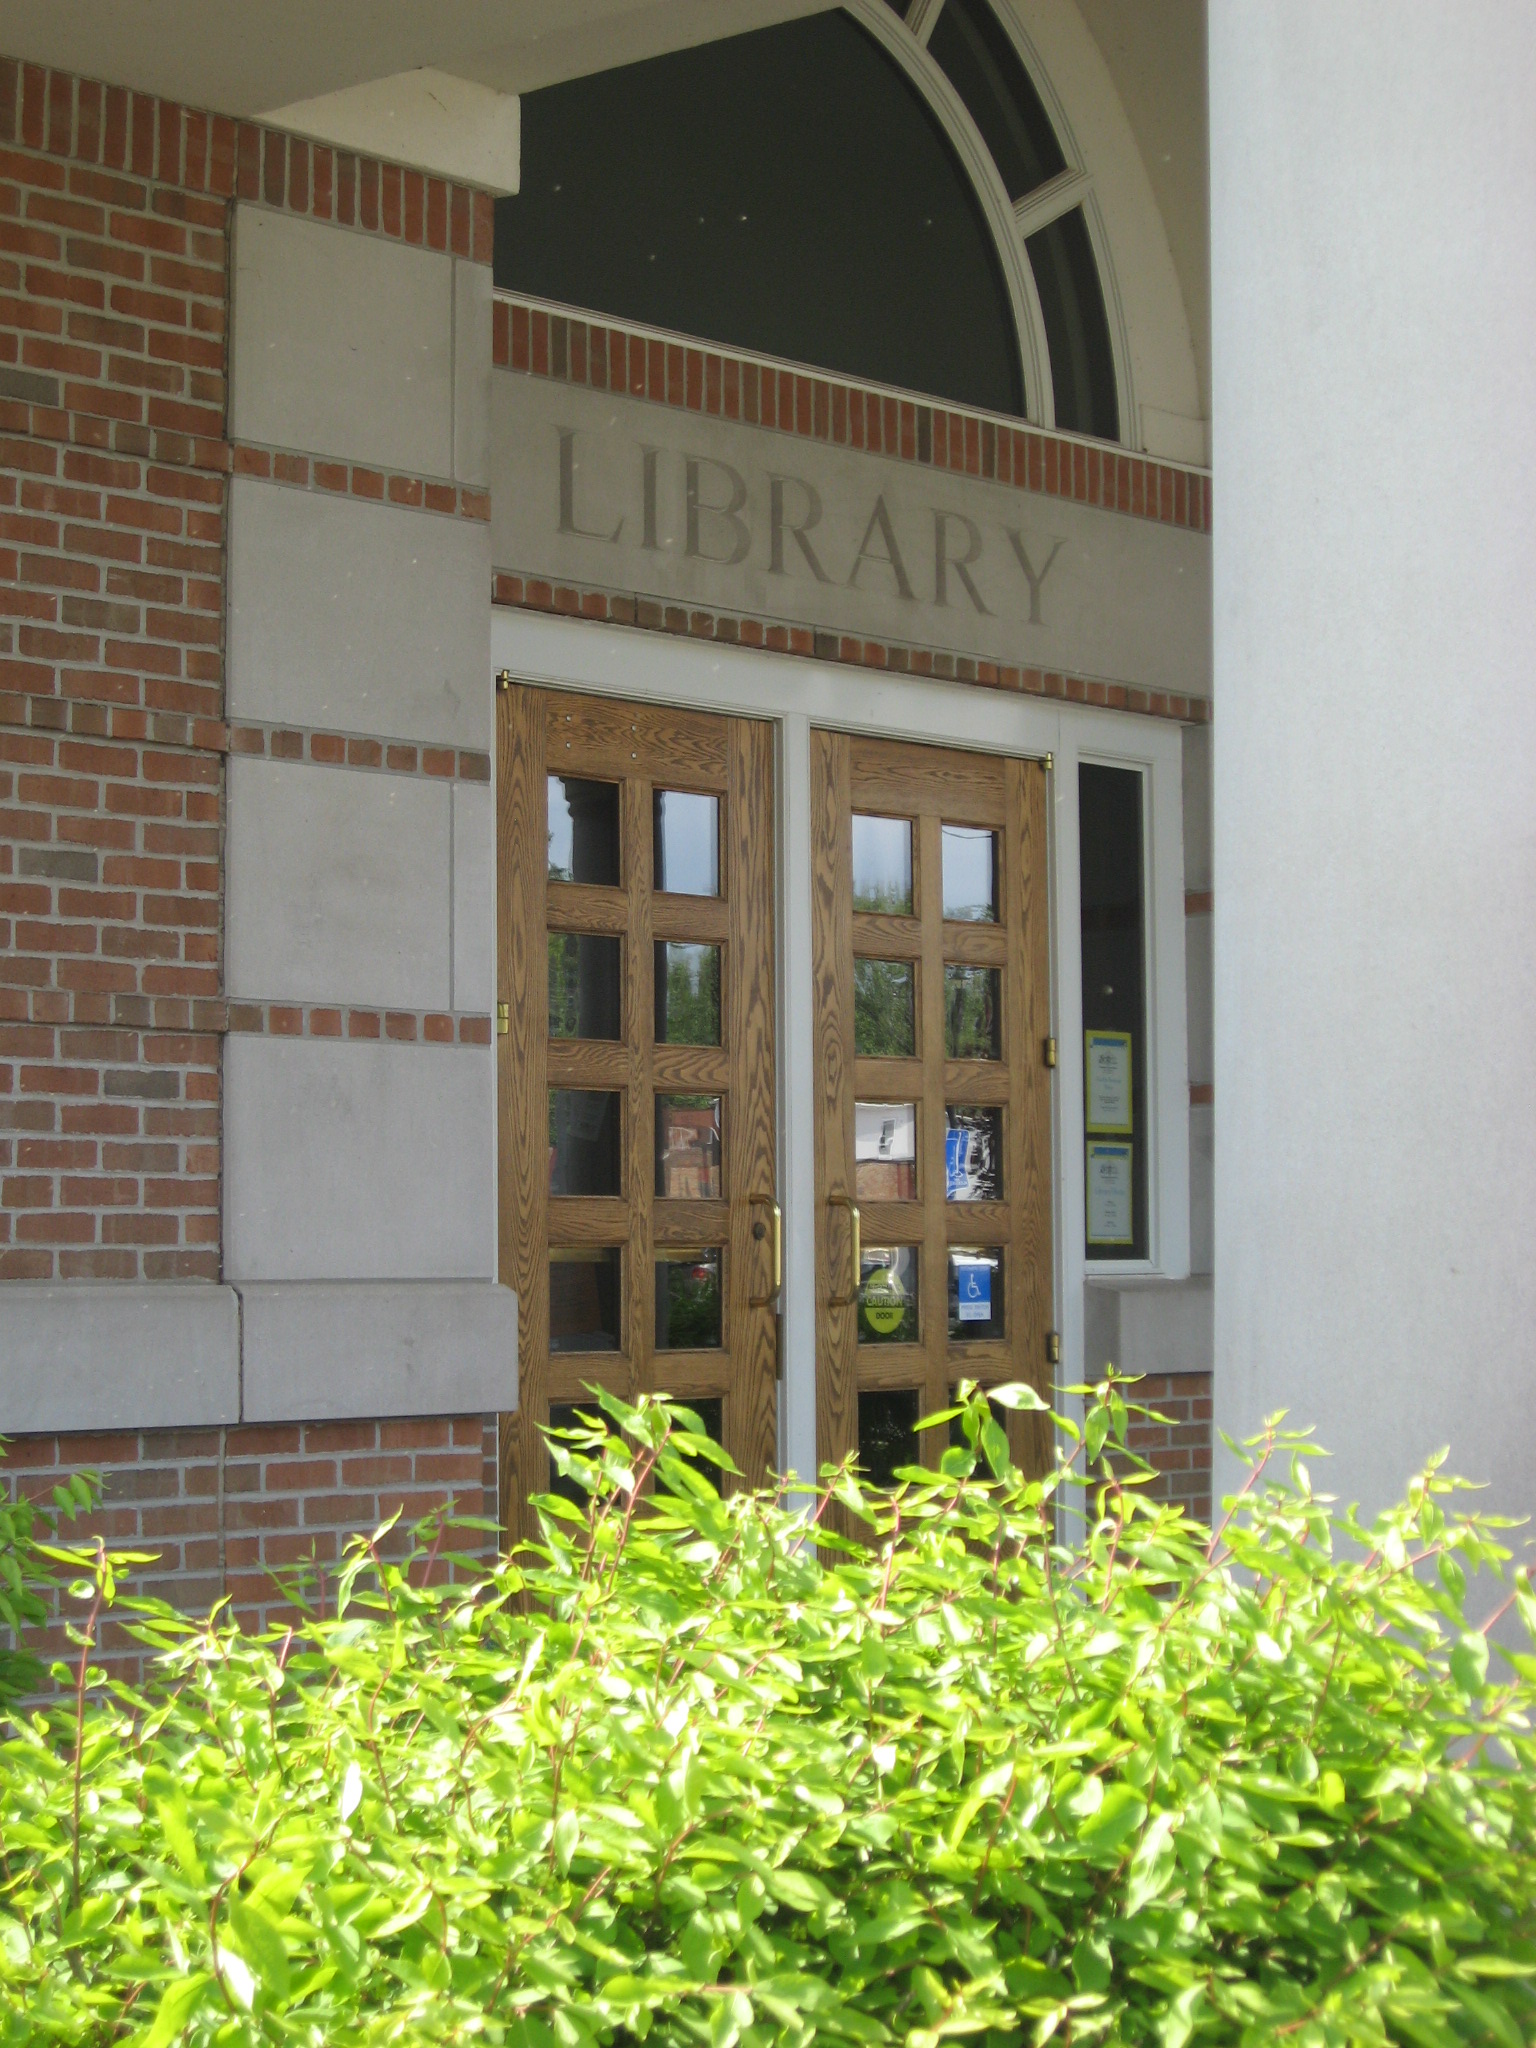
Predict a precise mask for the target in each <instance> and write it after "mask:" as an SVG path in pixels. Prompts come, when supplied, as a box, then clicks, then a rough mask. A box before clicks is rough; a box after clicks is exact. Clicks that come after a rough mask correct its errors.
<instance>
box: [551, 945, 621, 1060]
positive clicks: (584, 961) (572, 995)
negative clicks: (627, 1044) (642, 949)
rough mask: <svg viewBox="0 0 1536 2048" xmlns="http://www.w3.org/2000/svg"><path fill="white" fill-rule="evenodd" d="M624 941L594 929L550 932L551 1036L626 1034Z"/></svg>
mask: <svg viewBox="0 0 1536 2048" xmlns="http://www.w3.org/2000/svg"><path fill="white" fill-rule="evenodd" d="M623 943H624V942H623V940H622V939H609V938H602V937H599V936H596V935H594V934H592V933H590V932H551V933H550V935H549V1035H550V1037H551V1038H610V1039H611V1038H619V1037H621V1036H622V1035H623V1024H622V1021H621V1020H622V1016H623V978H622V977H623V955H622V952H621V948H622V946H623Z"/></svg>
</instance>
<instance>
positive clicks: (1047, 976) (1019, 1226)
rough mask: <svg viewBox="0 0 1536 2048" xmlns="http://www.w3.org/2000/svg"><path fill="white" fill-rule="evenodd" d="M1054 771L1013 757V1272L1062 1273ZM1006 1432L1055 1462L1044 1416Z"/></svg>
mask: <svg viewBox="0 0 1536 2048" xmlns="http://www.w3.org/2000/svg"><path fill="white" fill-rule="evenodd" d="M1047 780H1048V770H1047V768H1046V765H1045V763H1044V762H1043V761H1017V760H1015V761H1010V762H1009V763H1008V774H1007V803H1008V836H1009V838H1010V840H1011V841H1012V842H1013V844H1014V846H1015V847H1016V848H1017V854H1016V857H1015V859H1014V860H1013V861H1012V862H1011V863H1010V872H1009V874H1008V877H1007V885H1008V888H1009V891H1010V894H1011V897H1012V900H1013V901H1014V902H1015V903H1016V904H1017V906H1018V908H1017V911H1016V913H1012V914H1010V918H1009V926H1010V937H1011V943H1010V945H1009V948H1008V960H1009V968H1008V983H1009V985H1008V992H1007V1000H1008V1003H1009V1005H1010V1008H1011V1010H1012V1014H1013V1017H1014V1019H1015V1020H1016V1021H1015V1025H1014V1072H1013V1085H1012V1089H1011V1091H1010V1092H1011V1093H1012V1095H1013V1100H1014V1105H1015V1106H1014V1110H1013V1127H1014V1128H1013V1140H1012V1144H1011V1147H1010V1150H1011V1152H1012V1157H1011V1158H1010V1160H1009V1162H1008V1164H1009V1170H1010V1171H1011V1172H1012V1174H1013V1176H1014V1179H1013V1185H1014V1188H1015V1189H1016V1190H1017V1193H1016V1195H1015V1198H1014V1202H1013V1210H1012V1215H1013V1241H1012V1246H1011V1249H1010V1258H1011V1262H1012V1265H1013V1270H1014V1271H1015V1273H1018V1274H1024V1273H1028V1272H1036V1273H1043V1274H1046V1275H1049V1276H1054V1273H1055V1261H1054V1257H1053V1252H1052V1244H1051V1070H1050V1069H1049V1068H1048V1067H1047V1066H1046V1064H1045V1042H1046V1039H1047V1038H1048V1037H1049V1036H1050V1030H1051V945H1050V904H1049V900H1048V898H1049V888H1048V879H1047V878H1048V875H1049V863H1048V859H1047V840H1046V819H1047V811H1046V794H1047V789H1046V785H1047ZM1051 1295H1052V1288H1051V1287H1050V1286H1049V1285H1047V1286H1045V1287H1036V1288H1032V1289H1031V1290H1030V1293H1029V1296H1028V1301H1027V1307H1026V1314H1027V1317H1028V1321H1027V1324H1026V1329H1025V1337H1024V1345H1023V1359H1024V1364H1025V1370H1026V1373H1027V1375H1028V1378H1029V1382H1030V1384H1031V1385H1032V1386H1033V1387H1034V1389H1035V1391H1036V1393H1037V1394H1039V1395H1040V1397H1041V1399H1042V1400H1044V1401H1047V1402H1048V1401H1049V1400H1050V1399H1051V1396H1052V1391H1053V1386H1052V1375H1051V1371H1050V1365H1049V1361H1048V1359H1047V1355H1046V1343H1047V1336H1048V1332H1047V1320H1046V1319H1047V1317H1048V1315H1049V1313H1050V1301H1051ZM1008 1433H1009V1439H1010V1444H1011V1448H1012V1452H1013V1456H1014V1458H1015V1460H1016V1461H1017V1463H1018V1464H1019V1465H1020V1466H1021V1467H1022V1469H1023V1470H1024V1471H1026V1472H1032V1473H1044V1472H1047V1471H1049V1469H1050V1463H1051V1453H1052V1446H1051V1429H1050V1424H1049V1421H1048V1419H1047V1418H1046V1417H1045V1416H1042V1415H1021V1414H1013V1415H1011V1416H1010V1417H1009V1424H1008Z"/></svg>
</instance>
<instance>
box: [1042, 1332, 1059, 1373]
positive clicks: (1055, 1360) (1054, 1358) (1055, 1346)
mask: <svg viewBox="0 0 1536 2048" xmlns="http://www.w3.org/2000/svg"><path fill="white" fill-rule="evenodd" d="M1045 1362H1046V1364H1047V1365H1060V1363H1061V1333H1060V1332H1059V1331H1057V1330H1047V1331H1046V1333H1045Z"/></svg>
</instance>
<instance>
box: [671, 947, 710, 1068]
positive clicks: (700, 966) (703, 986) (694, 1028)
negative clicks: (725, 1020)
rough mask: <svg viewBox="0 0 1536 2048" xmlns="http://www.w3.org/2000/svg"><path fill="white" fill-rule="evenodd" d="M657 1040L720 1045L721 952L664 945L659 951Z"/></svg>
mask: <svg viewBox="0 0 1536 2048" xmlns="http://www.w3.org/2000/svg"><path fill="white" fill-rule="evenodd" d="M656 953H657V960H656V969H657V976H656V978H657V994H658V996H659V998H660V1000H659V1001H658V1002H657V1005H656V1041H657V1043H658V1044H659V1045H718V1044H719V1043H720V949H719V947H718V946H684V945H666V944H661V945H658V946H657V948H656Z"/></svg>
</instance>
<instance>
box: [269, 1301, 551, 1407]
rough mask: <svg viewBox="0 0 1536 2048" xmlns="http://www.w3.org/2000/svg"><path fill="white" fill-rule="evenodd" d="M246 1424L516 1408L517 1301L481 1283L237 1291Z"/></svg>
mask: <svg viewBox="0 0 1536 2048" xmlns="http://www.w3.org/2000/svg"><path fill="white" fill-rule="evenodd" d="M240 1299H241V1305H242V1309H243V1314H244V1335H245V1419H246V1421H247V1422H308V1421H329V1420H340V1419H346V1418H349V1417H352V1416H369V1417H375V1416H386V1415H465V1414H474V1413H486V1412H505V1411H507V1410H509V1409H512V1408H515V1407H516V1406H517V1296H516V1295H515V1294H513V1292H512V1291H511V1289H510V1288H507V1287H498V1286H497V1285H495V1283H494V1282H492V1281H487V1280H466V1281H413V1282H400V1283H395V1282H384V1283H379V1284H374V1285H366V1284H364V1285H359V1284H356V1283H345V1282H343V1283H338V1282H319V1283H310V1284H304V1283H287V1284H279V1285H276V1286H272V1285H263V1284H260V1283H257V1284H254V1285H247V1286H243V1287H242V1288H241V1290H240Z"/></svg>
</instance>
